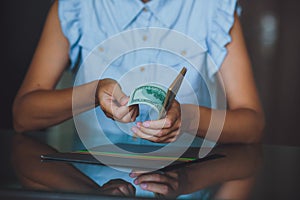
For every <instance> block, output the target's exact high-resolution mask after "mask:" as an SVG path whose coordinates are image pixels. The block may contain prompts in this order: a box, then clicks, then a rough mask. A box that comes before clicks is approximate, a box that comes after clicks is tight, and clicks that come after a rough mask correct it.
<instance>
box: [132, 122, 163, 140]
mask: <svg viewBox="0 0 300 200" xmlns="http://www.w3.org/2000/svg"><path fill="white" fill-rule="evenodd" d="M136 125H137V127H138V129H139V130H140V131H142V132H143V133H145V134H147V135H152V136H156V137H162V136H164V135H162V129H151V128H145V127H144V126H143V125H142V123H141V122H138V123H136Z"/></svg>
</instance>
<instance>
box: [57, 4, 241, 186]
mask: <svg viewBox="0 0 300 200" xmlns="http://www.w3.org/2000/svg"><path fill="white" fill-rule="evenodd" d="M236 9H237V0H209V1H207V0H160V1H159V0H151V1H149V2H147V3H145V4H144V3H142V1H141V0H60V1H59V7H58V14H59V19H60V23H61V28H62V31H63V33H64V35H65V37H66V38H67V39H68V41H69V44H70V50H69V57H70V61H71V66H70V68H71V69H73V68H74V67H75V65H76V64H78V63H80V64H83V65H84V62H83V61H84V60H86V61H87V60H88V58H89V56H90V55H91V52H93V51H95V48H96V50H97V51H98V53H105V52H106V51H109V49H108V48H109V47H102V46H101V44H102V43H103V42H105V41H106V40H107V39H109V38H111V37H115V36H116V35H118V34H119V33H123V32H126V31H130V30H135V29H140V28H153V27H156V28H162V29H165V30H167V29H171V30H174V31H176V32H178V33H180V34H184V35H185V36H186V37H188V38H190V39H192V40H193V41H194V42H195V43H197V45H199V47H201V52H199V55H197V54H196V55H195V52H193V51H192V49H189V48H185V46H184V44H183V45H177V46H176V48H175V49H176V50H175V51H177V55H180V56H179V57H178V56H174V55H172V54H171V53H170V52H165V51H159V53H157V52H156V51H154V50H152V49H141V50H139V51H135V52H129V53H128V54H127V55H125V56H121V57H119V58H118V59H116V60H114V61H113V62H112V63H111V66H112V67H111V68H109V69H108V70H106V71H105V73H104V74H103V76H102V77H109V78H114V79H116V80H119V79H121V78H122V77H123V74H125V73H126V72H128V71H130V70H133V69H138V70H136V71H134V70H133V72H134V73H137V74H136V77H139V79H140V80H148V78H149V76H150V74H151V73H152V71H151V70H150V67H143V66H144V65H145V64H149V63H152V64H153V63H154V64H161V65H163V66H171V67H172V68H174V69H175V71H179V70H180V69H181V67H182V66H186V67H187V68H188V73H187V75H186V79H187V80H188V82H189V83H190V85H191V87H192V90H193V92H194V93H195V94H196V99H197V104H199V105H202V106H206V107H211V108H217V107H218V105H217V101H218V97H217V95H215V96H216V97H215V99H214V100H212V98H211V95H213V94H212V93H213V92H215V91H214V90H216V89H215V87H214V86H213V85H216V73H217V72H218V70H219V69H220V67H221V65H222V63H223V61H224V59H225V57H226V55H227V49H226V45H227V44H228V43H229V42H231V37H230V34H229V32H230V29H231V28H232V25H233V23H234V13H235V11H236ZM137 37H140V39H141V41H146V40H150V38H148V37H149V36H148V35H147V34H140V35H138V36H137ZM99 44H100V45H99ZM174 44H175V45H176V41H174ZM145 55H146V56H145ZM193 56H198V57H199V59H200V60H199V64H198V66H199V68H201V70H202V71H203V73H204V74H205V75H206V76H207V77H209V81H208V82H209V83H208V82H207V80H206V81H204V80H203V77H201V76H199V74H198V73H197V70H195V69H194V68H193V67H192V66H191V64H190V63H188V62H187V61H186V60H185V59H184V58H191V57H193ZM87 62H88V61H87ZM136 66H138V68H136ZM81 67H84V66H81ZM98 67H100V68H101V66H98ZM93 70H97V68H95V69H93ZM93 70H92V72H91V73H90V75H89V76H88V77H87V78H84V80H83V81H82V82H81V83H85V82H89V81H92V80H96V79H98V78H99V77H97V76H95V77H94V76H93V74H96V73H97V71H93ZM166 75H167V73H165V74H163V73H155V76H157V77H158V78H157V79H159V80H161V79H163V78H162V77H163V76H166ZM171 77H174V74H172V76H171ZM123 82H124V83H128V82H132V85H135V86H136V84H137V83H138V82H135V78H134V76H131V77H129V78H128V77H127V79H126V77H125V78H124V81H123ZM166 84H167V83H166ZM207 84H209V85H211V86H207ZM121 85H122V84H121ZM182 87H183V89H182V88H181V90H180V92H179V94H178V101H179V102H180V103H195V102H194V101H192V100H191V99H189V98H190V96H192V95H191V94H190V93H188V90H185V89H184V86H182ZM209 87H211V88H212V89H210V91H209ZM124 90H125V93H130V91H129V90H128V91H126V88H125V89H124ZM221 107H222V106H221ZM141 111H143V108H142V109H141ZM93 112H94V110H91V111H88V112H86V113H83V114H82V115H80V116H79V117H78V118H79V120H78V121H77V123H79V124H80V125H79V127H80V128H79V129H80V130H78V131H80V132H85V134H86V137H85V145H86V146H88V147H92V146H96V145H100V144H103V143H105V142H103V141H101V139H97V137H94V136H93V134H95V133H97V132H99V131H103V132H108V131H109V132H111V133H110V134H109V135H108V136H107V137H109V139H110V140H111V141H112V142H113V143H117V142H122V143H124V142H125V143H139V144H153V143H151V142H149V141H146V140H143V139H137V140H136V139H135V140H132V137H130V135H128V134H120V127H121V129H122V126H123V125H120V124H117V123H116V122H115V121H112V120H110V119H108V118H107V117H106V116H105V115H104V113H103V112H102V111H101V110H100V109H99V108H96V115H97V120H95V119H93V117H92V115H93ZM145 119H146V116H144V115H143V112H141V114H140V116H139V119H138V120H141V121H143V120H145ZM95 123H99V124H101V129H102V130H99V127H96V126H95ZM128 126H129V127H127V130H128V129H130V126H132V124H129V125H128ZM77 128H78V127H77ZM125 129H126V127H125ZM121 132H122V131H121ZM95 180H96V182H98V183H99V184H103V183H104V182H105V179H103V177H102V178H100V179H97V178H95ZM107 180H109V179H107Z"/></svg>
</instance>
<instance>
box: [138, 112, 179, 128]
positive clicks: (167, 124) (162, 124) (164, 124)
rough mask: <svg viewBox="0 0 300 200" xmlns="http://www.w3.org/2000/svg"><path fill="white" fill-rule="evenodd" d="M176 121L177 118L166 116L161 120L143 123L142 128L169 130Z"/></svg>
mask: <svg viewBox="0 0 300 200" xmlns="http://www.w3.org/2000/svg"><path fill="white" fill-rule="evenodd" d="M178 119H179V117H177V116H173V115H167V116H166V117H165V118H163V119H159V120H152V121H145V122H143V123H142V126H144V127H145V128H151V129H163V128H171V127H172V126H173V125H174V123H175V122H176V121H177V120H178Z"/></svg>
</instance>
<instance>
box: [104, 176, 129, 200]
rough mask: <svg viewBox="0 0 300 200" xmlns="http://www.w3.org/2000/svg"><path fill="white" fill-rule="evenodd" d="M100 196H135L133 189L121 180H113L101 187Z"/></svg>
mask: <svg viewBox="0 0 300 200" xmlns="http://www.w3.org/2000/svg"><path fill="white" fill-rule="evenodd" d="M100 190H101V193H102V194H108V195H117V196H135V187H134V186H133V185H132V184H131V183H128V182H126V181H124V180H122V179H114V180H110V181H108V182H107V183H105V184H104V185H103V186H102V187H101V189H100Z"/></svg>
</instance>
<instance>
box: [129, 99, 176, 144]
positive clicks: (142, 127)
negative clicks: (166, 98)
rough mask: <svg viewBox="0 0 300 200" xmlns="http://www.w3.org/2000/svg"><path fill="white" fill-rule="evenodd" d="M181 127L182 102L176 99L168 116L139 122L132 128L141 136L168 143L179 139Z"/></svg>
mask: <svg viewBox="0 0 300 200" xmlns="http://www.w3.org/2000/svg"><path fill="white" fill-rule="evenodd" d="M180 127H181V110H180V104H179V103H178V102H177V101H176V100H174V101H173V103H172V105H171V107H170V109H169V110H168V111H167V114H166V117H165V118H163V119H159V120H153V121H145V122H143V123H142V122H138V123H137V126H136V127H133V128H132V131H133V132H134V134H135V135H136V136H138V137H140V138H143V139H146V140H149V141H152V142H158V143H168V142H174V141H176V140H177V138H178V136H179V134H180Z"/></svg>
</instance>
